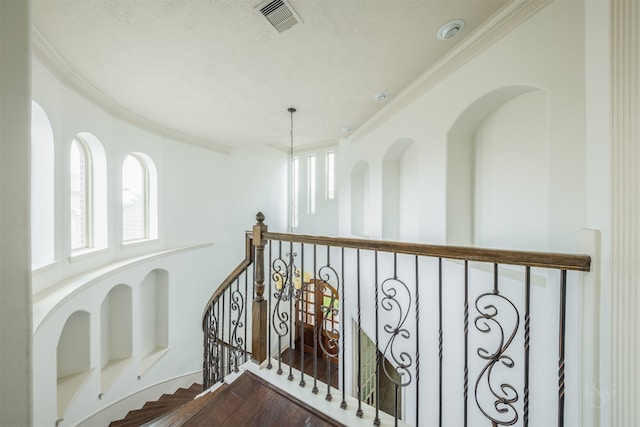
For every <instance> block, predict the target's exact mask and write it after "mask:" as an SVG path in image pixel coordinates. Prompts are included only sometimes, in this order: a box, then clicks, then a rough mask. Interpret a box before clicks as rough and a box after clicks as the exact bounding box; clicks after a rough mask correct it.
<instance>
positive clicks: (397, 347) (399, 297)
mask: <svg viewBox="0 0 640 427" xmlns="http://www.w3.org/2000/svg"><path fill="white" fill-rule="evenodd" d="M380 290H381V291H382V295H383V298H382V301H381V306H382V308H383V309H384V310H385V311H387V312H389V314H388V315H387V316H385V317H386V318H387V319H389V322H390V323H386V324H385V325H384V328H383V329H384V331H385V332H386V333H387V334H388V335H390V336H389V341H387V344H386V346H385V348H384V352H383V357H384V359H382V360H383V361H385V360H390V361H391V362H392V363H393V369H394V372H393V373H392V372H389V371H388V368H387V364H386V363H384V362H382V368H383V371H384V373H385V375H386V377H387V378H388V379H389V381H391V383H392V384H393V385H394V392H395V409H394V412H395V413H394V419H395V424H396V425H397V424H398V420H399V419H400V408H399V406H398V398H399V394H400V389H401V388H403V387H406V386H408V385H409V384H410V383H411V381H412V375H411V371H410V370H409V369H410V368H411V366H412V365H413V360H412V357H411V355H410V354H409V353H408V352H407V351H406V350H402V349H401V348H402V344H400V340H409V339H410V338H411V334H410V333H409V330H408V329H407V328H406V323H407V318H408V316H409V309H410V307H411V291H409V287H408V286H407V285H406V284H405V283H404V282H403V281H402V280H400V279H399V278H398V259H397V254H395V253H394V257H393V277H391V278H388V279H385V280H384V281H383V282H382V284H381V285H380ZM394 320H395V322H394ZM394 374H395V375H394Z"/></svg>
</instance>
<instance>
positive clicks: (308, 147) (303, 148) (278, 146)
mask: <svg viewBox="0 0 640 427" xmlns="http://www.w3.org/2000/svg"><path fill="white" fill-rule="evenodd" d="M339 143H340V140H338V139H325V140H322V141H317V142H312V143H309V144H304V145H300V146H294V147H293V153H294V154H297V153H306V152H308V151H314V150H319V149H321V148H329V147H337V146H338V144H339ZM267 145H268V146H269V147H271V148H273V149H275V150H278V151H282V152H283V153H289V151H290V150H291V146H288V145H285V144H284V143H277V142H274V143H271V144H267Z"/></svg>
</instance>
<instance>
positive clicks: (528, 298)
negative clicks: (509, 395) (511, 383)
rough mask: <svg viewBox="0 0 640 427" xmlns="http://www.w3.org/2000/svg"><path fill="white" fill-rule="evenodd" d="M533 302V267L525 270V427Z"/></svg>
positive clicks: (527, 419)
mask: <svg viewBox="0 0 640 427" xmlns="http://www.w3.org/2000/svg"><path fill="white" fill-rule="evenodd" d="M530 302H531V267H529V266H527V267H526V269H525V300H524V402H523V418H522V425H523V427H528V425H529V341H530V338H529V337H530V336H531V326H530V319H529V316H530V315H529V313H530V311H529V308H530Z"/></svg>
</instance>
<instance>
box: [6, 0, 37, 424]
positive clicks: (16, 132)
mask: <svg viewBox="0 0 640 427" xmlns="http://www.w3.org/2000/svg"><path fill="white" fill-rule="evenodd" d="M30 28H31V23H30V16H29V3H28V2H26V1H3V2H0V200H1V202H0V424H1V425H7V426H10V425H15V426H23V425H24V426H26V425H31V423H32V418H31V405H32V382H31V378H32V374H31V356H32V352H31V341H30V332H31V281H30V275H29V270H30V269H31V266H30V264H31V254H30V253H29V241H30V232H29V216H30V197H29V174H30V156H29V154H30V148H29V117H30V112H31V100H30V87H29V82H30V63H29V60H30V58H29V55H28V53H29V44H30V37H31V35H30Z"/></svg>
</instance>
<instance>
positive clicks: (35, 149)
mask: <svg viewBox="0 0 640 427" xmlns="http://www.w3.org/2000/svg"><path fill="white" fill-rule="evenodd" d="M54 163H55V155H54V140H53V129H52V127H51V122H50V121H49V116H47V113H46V112H45V111H44V109H43V108H42V107H41V106H40V105H39V104H38V103H37V102H35V101H31V265H32V267H33V268H38V267H41V266H44V265H47V264H50V263H52V262H53V261H54V260H55V253H54V243H55V226H54V223H55V198H54V191H55V187H54V185H55V166H54Z"/></svg>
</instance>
